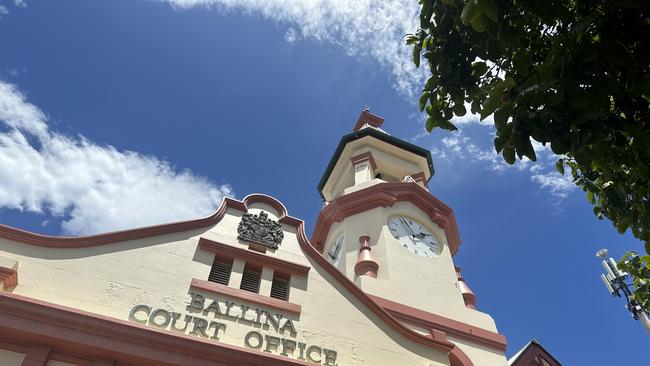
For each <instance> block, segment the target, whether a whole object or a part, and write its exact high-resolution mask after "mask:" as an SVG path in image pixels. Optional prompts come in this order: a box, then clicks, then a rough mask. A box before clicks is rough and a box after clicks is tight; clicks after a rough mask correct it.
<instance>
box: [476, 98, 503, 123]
mask: <svg viewBox="0 0 650 366" xmlns="http://www.w3.org/2000/svg"><path fill="white" fill-rule="evenodd" d="M500 106H501V94H500V93H498V94H495V95H490V96H489V97H488V98H487V99H486V100H485V102H483V108H481V121H482V120H484V119H485V118H486V117H487V116H489V115H491V114H492V113H494V111H496V110H497V108H499V107H500Z"/></svg>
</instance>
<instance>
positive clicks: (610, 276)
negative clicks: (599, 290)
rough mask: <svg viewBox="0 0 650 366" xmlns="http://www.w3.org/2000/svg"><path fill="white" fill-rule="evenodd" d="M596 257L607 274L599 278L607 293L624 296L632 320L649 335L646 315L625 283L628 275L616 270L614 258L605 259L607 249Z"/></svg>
mask: <svg viewBox="0 0 650 366" xmlns="http://www.w3.org/2000/svg"><path fill="white" fill-rule="evenodd" d="M596 256H597V257H600V258H602V260H603V262H602V263H603V267H605V271H606V272H607V273H606V274H601V275H600V278H601V279H602V281H603V284H604V285H605V287H606V288H607V290H608V291H609V293H610V294H612V296H616V297H621V296H622V295H624V296H625V300H626V301H627V305H626V307H627V310H628V311H629V312H630V313H631V314H632V317H633V318H634V320H639V321H640V322H641V325H643V327H644V328H645V330H646V331H647V332H648V334H650V319H649V318H648V313H647V311H646V310H645V309H643V308H642V307H641V305H639V303H638V302H637V301H636V300H635V299H634V296H633V295H634V286H632V284H628V283H626V282H625V280H626V279H627V278H628V276H629V275H628V274H627V273H626V272H622V271H621V270H619V269H618V266H616V261H615V260H614V258H611V257H610V258H608V257H607V249H601V250H599V251H598V252H597V253H596ZM630 288H632V290H630Z"/></svg>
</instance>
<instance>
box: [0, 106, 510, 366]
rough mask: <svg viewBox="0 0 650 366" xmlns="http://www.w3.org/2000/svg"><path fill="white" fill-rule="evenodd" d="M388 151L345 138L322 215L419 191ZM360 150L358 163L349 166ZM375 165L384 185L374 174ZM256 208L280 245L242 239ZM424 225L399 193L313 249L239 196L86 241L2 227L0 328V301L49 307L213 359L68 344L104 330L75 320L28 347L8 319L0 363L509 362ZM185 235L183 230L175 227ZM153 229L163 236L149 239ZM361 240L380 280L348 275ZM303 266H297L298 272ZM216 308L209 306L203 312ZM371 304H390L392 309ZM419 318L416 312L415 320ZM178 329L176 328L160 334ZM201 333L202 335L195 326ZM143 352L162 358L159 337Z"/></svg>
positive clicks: (292, 227)
mask: <svg viewBox="0 0 650 366" xmlns="http://www.w3.org/2000/svg"><path fill="white" fill-rule="evenodd" d="M364 113H366V112H364ZM361 118H364V114H363V113H362V116H361ZM368 128H373V129H374V127H372V126H370V127H368V126H366V127H365V129H368ZM361 131H363V130H361ZM377 131H378V133H384V132H383V131H381V130H377ZM373 133H375V132H373ZM391 141H392V140H391ZM391 141H388V142H386V141H380V140H377V139H376V138H375V137H373V136H372V135H369V136H365V137H362V138H359V139H353V140H352V141H351V142H349V143H347V144H346V146H345V147H344V149H343V152H342V153H341V154H339V155H338V157H336V156H335V159H338V160H337V161H335V162H333V164H334V165H333V169H331V171H330V173H329V175H326V177H327V179H325V184H324V188H323V196H324V197H325V199H326V200H327V203H326V206H325V208H324V211H323V212H324V213H325V212H326V210H327V207H328V206H329V205H332V206H331V207H335V205H337V204H338V202H339V201H337V199H339V198H341V199H343V198H345V197H353V194H357V195H359V194H364V192H366V191H368V190H369V189H374V190H377V192H379V193H377V194H381V192H380V190H381V187H383V185H388V184H393V186H394V185H395V184H402V185H404V187H409V188H408V189H417V190H419V191H416V192H417V194H419V195H422V191H423V190H426V181H427V180H428V179H429V178H430V177H431V174H432V171H431V172H430V171H429V169H428V163H427V158H426V157H423V156H421V155H417V154H415V153H413V152H411V151H408V150H405V149H404V148H403V147H400V146H395V145H394V144H391ZM368 153H369V154H368ZM360 154H361V155H363V154H366V155H364V156H370V158H369V159H370V160H369V159H368V158H364V159H365V160H363V161H361V162H359V161H355V162H353V161H351V158H353V157H355V156H358V155H360ZM372 160H374V161H372ZM373 166H374V167H373ZM379 171H381V173H382V174H383V175H382V174H380V175H377V173H378V172H379ZM420 172H422V174H421V177H422V179H420V180H419V181H417V182H414V181H413V180H412V179H411V180H409V179H407V180H406V181H404V182H402V180H403V178H404V177H405V176H407V175H411V174H412V175H416V173H420ZM377 177H378V178H377ZM387 177H388V178H387ZM395 179H397V181H395ZM391 180H392V181H393V182H392V183H389V182H390V181H391ZM398 187H399V186H398ZM411 187H413V188H411ZM373 192H375V191H373ZM395 195H396V194H395ZM408 197H410V196H408ZM415 199H418V198H412V200H415ZM420 206H422V204H421V205H420ZM262 212H264V213H266V214H268V219H270V220H272V221H276V222H280V223H281V224H280V225H281V228H282V233H283V235H284V237H283V239H282V241H281V244H280V245H279V247H278V249H275V250H274V249H271V248H265V250H262V251H263V253H262V252H260V248H259V246H254V245H251V243H250V242H247V241H244V240H241V239H238V227H239V226H240V223H241V222H242V218H243V215H244V214H245V213H249V214H256V215H259V214H260V213H262ZM431 215H432V213H431V212H424V211H423V210H422V209H421V208H419V207H418V205H416V204H414V203H413V202H411V201H409V199H404V200H399V201H397V202H395V203H393V204H391V205H385V206H382V205H380V206H379V207H369V208H368V209H367V210H363V211H360V212H355V213H352V214H343V217H341V218H340V219H339V220H333V222H332V223H331V225H329V226H328V228H327V230H325V231H323V232H321V233H320V234H318V233H315V234H314V236H318V235H321V238H320V239H318V238H315V237H312V240H311V241H309V240H307V239H306V236H305V235H304V231H303V230H304V229H303V225H302V222H301V221H300V220H297V219H294V218H291V217H290V216H288V215H286V209H285V208H284V207H283V206H282V204H281V203H279V202H277V201H276V200H275V199H273V198H270V197H268V196H264V195H251V196H248V197H247V198H245V199H244V200H243V201H237V200H230V199H227V200H225V201H224V202H223V203H222V207H221V208H220V211H219V212H218V213H216V214H215V215H213V216H211V217H209V218H205V219H202V220H204V221H200V220H195V221H193V222H187V223H183V224H182V225H177V226H173V225H174V224H172V225H167V226H165V225H163V226H161V227H159V228H160V229H159V230H158V229H140V230H141V231H137V230H135V231H133V230H132V231H126V232H122V233H113V234H106V235H104V236H101V235H100V236H99V238H97V237H90V238H88V239H87V242H84V239H78V240H77V241H69V242H68V241H66V239H51V238H48V237H41V236H38V235H35V234H29V233H27V234H25V233H20V232H18V233H16V232H17V230H15V229H11V228H6V227H3V228H0V266H1V267H2V268H5V271H6V272H8V273H9V272H11V270H13V271H14V273H15V274H16V275H17V285H15V286H12V287H8V288H4V289H3V290H2V291H0V319H8V320H12V319H18V318H21V315H20V314H19V313H9V312H3V305H4V304H9V303H11V304H17V305H16V307H17V308H20V306H21V304H23V303H24V304H25V306H26V307H27V306H28V305H29V306H39V307H44V308H46V309H50V308H51V309H52V311H53V312H54V311H61V312H65V313H69V314H77V313H79V314H81V315H79V316H80V317H82V318H84V319H85V318H88V320H87V321H86V320H84V322H85V323H84V324H86V323H91V322H95V321H97V322H103V323H102V324H106V325H105V326H106V327H109V326H110V328H111V329H113V328H115V329H116V330H115V332H118V331H119V329H120V328H123V329H127V330H129V331H132V332H133V334H137V337H136V336H134V338H133V342H132V343H133V344H135V343H137V342H140V341H139V340H140V339H145V338H147V339H149V338H151V339H154V340H155V339H156V337H161V339H163V337H164V339H165V342H167V341H168V342H176V341H178V342H186V343H187V345H188V348H191V347H194V346H196V347H197V349H198V348H201V349H204V348H205V350H206V351H205V354H208V353H209V352H211V351H210V349H211V348H210V347H212V348H214V349H216V350H217V351H215V352H216V353H215V354H216V355H217V356H216V357H212V358H206V357H203V356H201V355H199V353H195V354H193V355H191V356H187V355H184V356H178V357H177V358H167V359H166V360H164V362H163V361H161V360H156V359H149V360H148V361H146V362H145V361H140V362H139V363H133V362H134V361H133V360H138V359H139V358H138V357H144V356H143V355H144V354H145V352H144V351H141V350H140V351H134V350H132V349H130V348H129V347H128V345H127V346H119V347H118V346H117V341H116V343H115V344H113V343H112V341H111V342H108V341H106V340H104V341H102V342H103V343H102V342H100V341H96V342H95V343H93V344H92V345H89V343H88V342H90V340H88V341H85V340H84V339H77V338H84V337H89V336H88V334H90V335H91V336H94V335H97V337H108V335H106V334H107V332H105V331H102V330H98V329H96V328H91V327H90V326H89V327H88V329H80V327H81V328H83V327H82V326H81V325H79V326H77V328H75V329H74V330H69V329H67V328H66V327H67V326H66V325H65V324H58V323H57V325H56V326H54V325H52V326H51V327H48V326H45V325H44V326H43V328H42V331H43V333H44V334H43V335H42V336H43V337H42V338H39V334H37V333H38V330H36V331H33V330H24V331H22V330H21V329H20V326H19V325H16V326H15V327H17V328H10V327H11V326H12V325H11V324H13V323H12V322H11V321H10V322H7V323H5V324H9V325H6V326H3V325H2V324H0V365H7V366H14V365H37V364H39V363H38V362H41V363H40V364H42V365H51V366H54V365H56V366H64V365H86V364H87V365H132V366H136V365H139V364H142V365H144V364H161V365H162V364H170V365H204V364H205V365H208V364H214V365H240V364H241V365H244V364H250V365H253V364H260V365H266V364H269V365H270V364H288V365H289V364H290V365H302V364H304V365H314V364H321V365H332V366H333V365H339V366H353V365H355V366H356V365H373V366H381V365H387V366H388V365H390V366H393V365H409V366H418V365H421V366H434V365H435V366H438V365H450V366H459V365H464V366H467V365H481V366H505V365H507V361H506V358H505V354H504V353H505V338H503V336H501V335H499V334H498V332H497V329H496V326H495V323H494V321H493V319H492V318H491V317H490V316H489V315H488V314H485V313H482V312H480V311H478V310H475V309H472V308H470V307H468V306H467V304H466V301H465V299H464V297H463V293H462V291H461V287H460V286H459V282H458V276H457V274H456V270H455V268H454V263H453V258H452V255H453V252H454V250H455V249H454V250H452V248H451V247H450V244H449V239H448V238H447V235H448V234H447V233H448V230H446V229H443V228H441V227H440V226H439V225H438V224H437V223H436V222H434V221H432V219H431ZM398 216H404V217H408V218H411V219H414V220H416V221H417V222H419V223H421V224H423V225H424V226H425V227H426V228H427V229H428V230H429V231H430V232H431V233H432V234H433V236H434V237H435V240H436V242H438V243H440V245H442V249H441V252H440V253H439V254H438V255H436V256H433V257H430V258H429V257H422V256H418V255H415V254H413V253H412V252H410V251H408V250H406V249H405V248H404V247H403V246H402V245H401V244H400V243H399V241H398V240H397V239H396V238H395V237H394V236H393V235H392V234H391V231H390V230H389V228H388V226H387V222H388V220H389V219H390V218H392V217H398ZM321 219H322V220H325V219H324V218H319V220H321ZM203 224H205V226H203V227H199V226H200V225H203ZM454 225H455V222H454ZM326 226H327V225H325V226H323V227H326ZM187 227H191V228H190V229H184V228H187ZM178 228H181V229H178ZM156 230H158V231H156ZM161 232H165V233H163V234H156V233H161ZM147 233H151V234H147ZM340 235H343V237H344V240H343V245H342V255H341V259H340V260H339V261H338V264H337V266H334V265H332V264H330V263H329V262H328V261H327V259H326V256H325V254H326V253H327V251H328V250H329V249H331V246H332V245H333V244H334V242H335V241H336V239H337V238H338V237H339V236H340ZM364 235H367V236H368V237H369V241H368V244H369V247H370V253H371V256H372V258H373V259H374V261H375V262H376V265H377V270H376V278H375V277H373V276H371V275H359V274H358V273H357V272H358V269H357V267H358V266H357V263H359V262H360V258H361V256H360V241H359V238H360V237H362V236H364ZM34 238H36V239H34ZM317 239H318V240H317ZM317 241H320V242H322V243H321V244H322V248H319V245H318V244H317ZM204 243H207V244H205V245H204ZM72 246H74V247H72ZM223 248H227V249H226V250H224V249H223ZM456 249H457V248H456ZM223 253H226V255H227V256H228V257H229V258H231V259H232V267H231V272H230V278H229V280H228V283H227V284H226V285H218V284H215V285H213V284H211V283H210V281H208V278H209V276H210V272H211V269H212V268H213V264H214V261H215V256H217V257H219V256H221V255H223ZM260 256H262V257H264V258H262V257H260ZM251 264H254V265H255V267H256V268H257V269H258V270H259V273H260V275H261V279H260V285H259V291H258V293H256V294H251V293H250V292H249V291H245V290H241V289H240V284H241V281H242V277H243V276H244V269H245V268H248V267H247V266H250V265H251ZM294 268H298V269H297V270H296V269H294ZM303 270H304V271H307V272H306V273H304V274H301V273H298V272H300V271H303ZM296 271H298V272H296ZM275 272H278V273H280V272H283V273H289V274H290V280H289V291H288V299H287V300H282V299H277V298H272V297H271V289H272V287H273V281H274V273H275ZM382 301H385V303H384V302H382ZM33 302H35V303H37V304H35V305H32V303H33ZM213 302H214V303H215V304H216V305H213V307H212V308H211V309H208V310H205V309H206V308H209V306H210V304H213ZM380 304H393V305H391V306H393V308H391V306H388V305H386V306H384V305H380ZM402 305H403V306H402ZM12 306H13V305H12ZM297 306H299V310H297V311H296V310H295V309H296V307H297ZM215 307H216V309H215ZM418 311H420V312H422V314H426V316H424V315H423V316H421V317H420V318H418V319H419V320H414V319H413V317H414V316H415V317H418V316H419V315H418V314H420V313H418ZM154 313H155V314H154ZM152 314H154V315H156V316H152ZM414 314H415V315H414ZM188 317H191V318H188ZM269 318H271V319H269ZM174 319H176V322H175V323H174V324H175V326H176V328H180V329H181V330H173V329H172V328H173V325H172V323H173V320H174ZM187 319H190V320H188V321H185V320H187ZM198 319H204V320H205V323H202V322H203V321H202V320H198ZM288 320H290V323H291V324H289V325H288V324H287V323H289V322H288ZM20 321H21V322H22V323H19V322H16V324H28V323H29V324H33V323H34V322H35V321H38V322H42V323H43V324H49V320H48V319H47V317H46V318H44V319H37V320H34V319H33V318H30V319H27V320H24V319H22V318H21V319H20ZM274 322H277V324H274ZM156 324H158V325H159V326H156ZM201 324H203V325H206V327H205V329H203V331H202V330H201ZM183 326H187V327H186V329H184V330H183V329H182V328H183ZM197 327H198V329H197ZM30 329H31V328H30ZM102 329H103V328H102ZM72 331H79V332H80V333H79V337H75V336H74V335H73V336H69V334H74V333H70V332H72ZM82 332H83V334H85V336H84V337H82V336H81V334H82ZM59 334H60V336H59ZM57 337H60V338H57ZM98 339H99V338H98ZM102 339H104V338H102ZM38 340H41V341H38ZM125 340H127V341H128V339H122V341H125ZM75 342H78V343H75ZM84 342H86V343H84ZM106 342H108V343H106ZM143 342H144V341H143ZM127 343H128V342H127ZM36 346H38V347H41V348H38V347H36ZM120 347H121V348H120ZM139 347H140V348H141V349H145V348H146V349H153V350H156V349H160V352H168V351H169V349H164V346H163V345H162V344H161V345H157V343H156V342H155V341H153V342H149V343H146V344H144V343H143V344H142V345H141V346H139ZM156 347H158V348H156ZM216 347H220V348H216ZM41 349H45V351H42V353H45V354H46V355H45V356H43V357H44V358H43V357H41V356H39V354H38V352H37V351H38V350H41ZM138 352H139V353H138ZM179 352H181V351H179ZM183 352H185V351H183ZM197 352H198V351H197ZM219 352H223V355H224V357H223V359H220V358H219V356H218V355H219V354H220V353H219ZM153 353H155V352H153ZM30 357H31V358H30ZM38 357H41V358H43V359H42V360H40V361H39V360H38ZM244 358H245V359H247V360H248V359H249V358H250V359H256V358H258V360H259V363H256V362H258V361H246V362H244V361H242V360H243V359H244ZM34 360H36V361H34ZM238 360H239V361H238ZM32 361H34V362H35V363H34V362H32ZM30 362H31V363H30Z"/></svg>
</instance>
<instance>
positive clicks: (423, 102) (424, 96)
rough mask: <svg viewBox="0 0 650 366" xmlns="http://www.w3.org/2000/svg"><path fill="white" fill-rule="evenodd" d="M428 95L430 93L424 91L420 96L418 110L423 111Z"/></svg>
mask: <svg viewBox="0 0 650 366" xmlns="http://www.w3.org/2000/svg"><path fill="white" fill-rule="evenodd" d="M430 95H431V93H428V92H425V93H422V95H421V96H420V112H423V111H424V107H425V106H426V105H427V100H429V96H430Z"/></svg>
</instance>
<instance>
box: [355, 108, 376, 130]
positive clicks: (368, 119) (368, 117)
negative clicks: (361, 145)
mask: <svg viewBox="0 0 650 366" xmlns="http://www.w3.org/2000/svg"><path fill="white" fill-rule="evenodd" d="M366 123H367V124H368V125H370V126H372V127H377V128H379V127H381V125H382V124H383V123H384V119H383V118H382V117H379V116H377V115H374V114H372V113H370V112H368V111H366V110H364V111H361V114H360V115H359V119H358V120H357V123H356V124H355V125H354V128H353V129H352V131H359V130H360V129H361V127H363V125H365V124H366Z"/></svg>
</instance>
